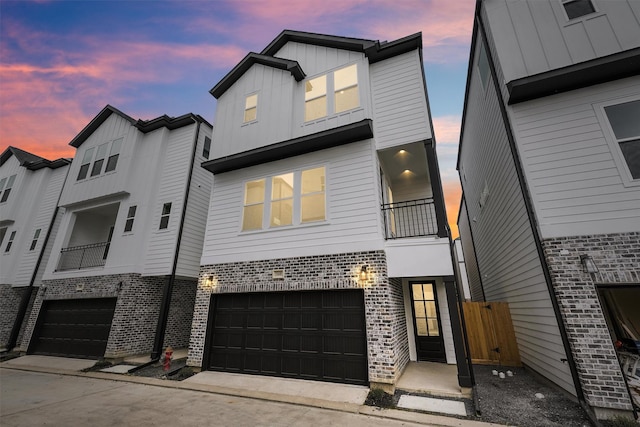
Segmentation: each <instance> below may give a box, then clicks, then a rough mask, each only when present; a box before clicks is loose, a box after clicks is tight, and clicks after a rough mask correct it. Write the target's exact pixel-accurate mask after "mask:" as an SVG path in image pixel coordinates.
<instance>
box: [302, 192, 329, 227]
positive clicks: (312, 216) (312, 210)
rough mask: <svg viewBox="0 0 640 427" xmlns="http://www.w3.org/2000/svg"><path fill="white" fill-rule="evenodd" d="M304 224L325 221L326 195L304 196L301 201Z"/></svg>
mask: <svg viewBox="0 0 640 427" xmlns="http://www.w3.org/2000/svg"><path fill="white" fill-rule="evenodd" d="M300 203H301V209H302V218H301V220H302V222H313V221H324V220H325V202H324V193H320V194H313V195H311V196H303V197H302V199H301V201H300Z"/></svg>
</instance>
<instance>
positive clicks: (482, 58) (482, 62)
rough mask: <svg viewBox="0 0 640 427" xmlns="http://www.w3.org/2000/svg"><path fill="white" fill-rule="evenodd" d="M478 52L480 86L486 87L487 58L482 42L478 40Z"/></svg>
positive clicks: (487, 77) (487, 75) (487, 79)
mask: <svg viewBox="0 0 640 427" xmlns="http://www.w3.org/2000/svg"><path fill="white" fill-rule="evenodd" d="M479 44H480V53H479V54H478V71H479V72H480V79H481V80H482V86H483V87H485V88H486V87H487V82H488V81H489V58H487V52H486V51H485V50H484V44H483V43H482V41H481V40H479Z"/></svg>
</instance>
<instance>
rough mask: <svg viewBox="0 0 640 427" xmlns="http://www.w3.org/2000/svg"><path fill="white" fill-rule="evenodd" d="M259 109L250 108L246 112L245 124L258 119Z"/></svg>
mask: <svg viewBox="0 0 640 427" xmlns="http://www.w3.org/2000/svg"><path fill="white" fill-rule="evenodd" d="M257 112H258V109H257V108H256V107H253V108H249V109H248V110H244V122H245V123H246V122H251V121H253V120H255V119H256V113H257Z"/></svg>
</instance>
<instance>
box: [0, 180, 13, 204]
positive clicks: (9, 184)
mask: <svg viewBox="0 0 640 427" xmlns="http://www.w3.org/2000/svg"><path fill="white" fill-rule="evenodd" d="M5 180H6V187H5V188H4V191H2V190H3V189H2V188H0V203H5V202H6V201H7V200H9V195H10V194H11V189H12V188H13V186H14V184H15V182H16V174H15V173H14V174H13V175H11V176H9V177H7V178H2V181H1V182H2V186H3V187H4V186H5Z"/></svg>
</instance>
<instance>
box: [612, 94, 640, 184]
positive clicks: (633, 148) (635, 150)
mask: <svg viewBox="0 0 640 427" xmlns="http://www.w3.org/2000/svg"><path fill="white" fill-rule="evenodd" d="M604 112H605V114H606V116H607V120H608V121H609V125H610V126H611V130H612V131H613V137H614V138H615V142H616V143H617V145H618V147H620V151H621V152H622V157H623V159H624V161H625V163H626V164H627V167H628V168H629V172H630V173H631V177H632V179H634V180H636V179H640V120H638V118H639V117H640V100H635V101H630V102H625V103H622V104H616V105H609V106H606V107H604Z"/></svg>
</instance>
